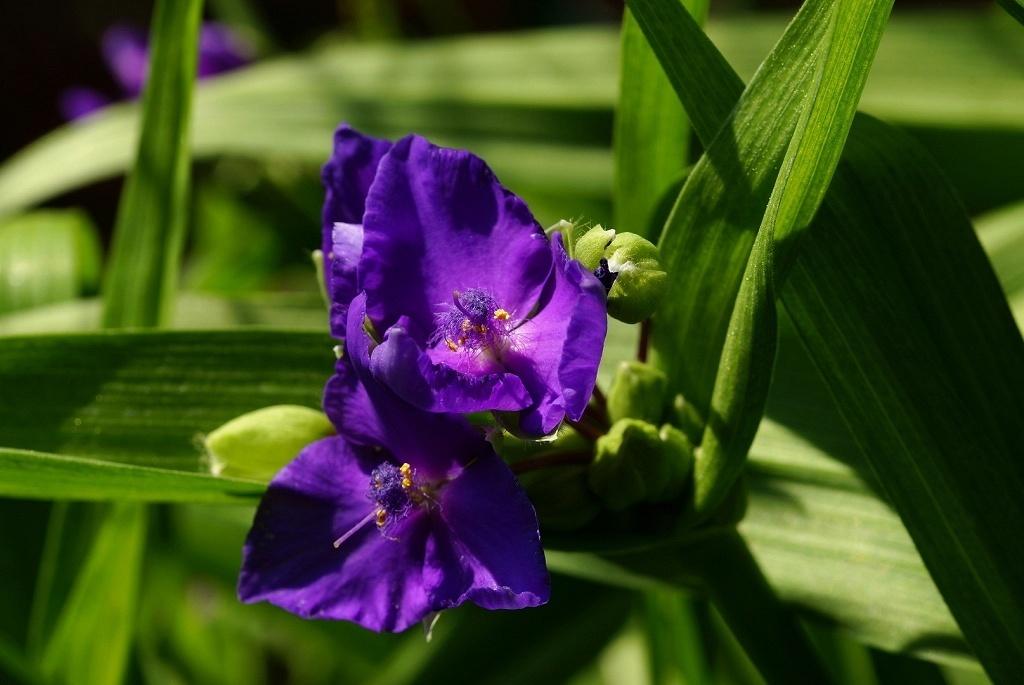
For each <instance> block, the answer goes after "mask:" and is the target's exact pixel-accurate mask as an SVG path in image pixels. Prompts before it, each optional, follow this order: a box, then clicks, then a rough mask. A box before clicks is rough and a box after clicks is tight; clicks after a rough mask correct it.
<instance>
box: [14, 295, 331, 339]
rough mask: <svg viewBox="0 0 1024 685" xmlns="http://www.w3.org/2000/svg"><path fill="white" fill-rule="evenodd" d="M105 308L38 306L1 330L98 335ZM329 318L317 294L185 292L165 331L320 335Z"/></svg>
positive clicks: (88, 302) (78, 303) (90, 302)
mask: <svg viewBox="0 0 1024 685" xmlns="http://www.w3.org/2000/svg"><path fill="white" fill-rule="evenodd" d="M101 307H102V303H101V302H100V301H99V300H98V299H93V298H89V299H83V300H74V301H71V302H64V303H61V304H54V305H48V306H44V307H36V308H34V309H31V310H29V311H24V312H17V313H14V314H7V315H5V316H0V331H2V332H3V334H4V335H10V336H15V335H25V334H34V333H54V332H60V333H72V332H87V331H96V330H98V329H99V327H100V314H101V311H100V310H101ZM326 320H327V314H326V311H325V309H324V304H323V300H322V299H321V297H320V296H319V295H318V294H316V293H248V294H245V295H239V296H236V297H218V296H214V295H203V294H199V293H181V294H179V295H178V297H177V298H175V302H174V317H173V319H172V320H171V321H170V324H169V326H167V327H169V328H176V329H187V330H195V329H207V330H212V329H223V328H238V327H242V326H263V327H267V328H280V329H288V330H292V331H318V330H322V329H323V328H324V325H325V322H326Z"/></svg>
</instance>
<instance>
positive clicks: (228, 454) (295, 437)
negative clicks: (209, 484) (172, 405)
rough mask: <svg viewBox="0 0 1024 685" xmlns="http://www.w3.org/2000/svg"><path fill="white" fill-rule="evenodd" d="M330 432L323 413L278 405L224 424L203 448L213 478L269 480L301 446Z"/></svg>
mask: <svg viewBox="0 0 1024 685" xmlns="http://www.w3.org/2000/svg"><path fill="white" fill-rule="evenodd" d="M333 433H334V427H333V426H332V425H331V422H330V421H328V420H327V417H326V416H325V415H324V414H323V412H319V411H317V410H315V409H310V408H309V407H300V406H296V405H290V404H282V405H277V406H273V407H264V408H263V409H257V410H256V411H252V412H249V413H248V414H242V415H241V416H239V417H237V418H234V419H232V420H230V421H228V422H227V423H225V424H224V425H223V426H221V427H220V428H218V429H216V430H215V431H213V432H212V433H210V434H209V435H207V436H206V438H205V440H204V446H205V447H206V453H207V455H208V456H209V459H210V471H212V472H213V474H214V475H217V476H240V477H243V478H254V479H259V480H270V478H271V477H273V475H274V474H275V473H277V471H278V470H280V469H281V467H282V466H284V465H285V464H287V463H288V462H289V461H291V460H292V459H294V458H295V457H296V456H297V455H298V453H299V452H300V451H301V450H302V448H303V447H305V446H306V445H308V444H309V443H311V442H314V441H316V440H319V439H320V438H324V437H327V436H328V435H332V434H333Z"/></svg>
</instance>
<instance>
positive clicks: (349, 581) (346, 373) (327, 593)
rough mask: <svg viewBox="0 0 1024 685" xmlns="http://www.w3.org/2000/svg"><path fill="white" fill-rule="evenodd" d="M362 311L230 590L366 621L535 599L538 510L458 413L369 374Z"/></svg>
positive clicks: (542, 586) (538, 592)
mask: <svg viewBox="0 0 1024 685" xmlns="http://www.w3.org/2000/svg"><path fill="white" fill-rule="evenodd" d="M364 316H365V296H362V295H360V296H359V297H358V298H357V299H356V301H355V302H353V303H352V308H351V314H350V316H349V326H348V328H349V336H348V339H349V341H350V342H349V344H348V345H347V357H346V358H342V359H341V360H339V363H338V367H337V373H336V374H335V376H334V377H333V378H332V379H331V381H330V382H329V384H328V388H327V392H326V395H325V403H324V406H325V409H326V410H327V412H328V415H329V416H330V417H331V418H332V420H333V421H334V422H335V425H336V426H337V429H338V435H337V436H334V437H329V438H325V439H323V440H320V441H317V442H314V443H313V444H311V445H309V446H308V447H306V448H305V449H304V450H303V451H302V453H301V454H299V456H298V457H297V458H296V459H295V460H294V461H292V462H291V463H290V464H289V465H287V466H286V467H285V468H284V469H283V470H282V471H281V472H280V473H279V474H278V475H277V476H276V477H275V478H274V479H273V481H272V482H271V483H270V486H269V488H268V490H267V493H266V495H265V496H264V497H263V500H262V502H261V503H260V506H259V510H258V511H257V514H256V519H255V522H254V523H253V527H252V530H251V531H250V533H249V536H248V539H247V540H246V544H245V551H244V560H243V565H242V571H241V575H240V578H239V584H238V592H239V596H240V597H241V599H242V600H244V601H246V602H255V601H261V600H266V601H269V602H271V603H273V604H276V605H278V606H280V607H282V608H284V609H286V610H288V611H291V612H293V613H296V614H298V615H300V616H303V617H307V618H327V619H343V620H348V621H353V622H355V623H358V624H360V625H362V626H364V627H366V628H369V629H371V630H376V631H401V630H405V629H406V628H408V627H410V626H412V625H414V624H415V623H417V622H419V621H421V620H423V619H425V618H427V617H428V616H430V615H431V614H433V613H435V612H439V611H441V610H444V609H448V608H452V607H455V606H458V605H460V604H462V603H464V602H466V601H471V602H473V603H475V604H478V605H479V606H482V607H484V608H487V609H520V608H524V607H531V606H537V605H539V604H543V603H545V602H546V601H547V599H548V595H549V581H548V574H547V570H546V567H545V564H544V553H543V550H542V548H541V544H540V534H539V531H538V523H537V516H536V514H535V513H534V510H533V506H532V505H531V504H530V502H529V500H528V499H527V497H526V495H525V493H524V492H523V491H522V489H521V488H520V487H519V485H518V484H517V483H516V480H515V477H514V476H513V475H512V472H511V471H510V470H509V468H508V467H507V466H506V465H505V463H504V462H503V461H502V460H501V459H500V458H499V457H498V456H497V455H496V454H495V453H494V451H493V450H492V448H491V446H490V444H489V443H488V442H487V441H486V440H485V439H484V437H483V435H482V434H481V433H480V432H478V431H477V430H475V429H474V428H472V427H471V426H470V425H469V424H468V423H467V422H465V421H464V420H463V419H461V418H459V417H456V416H451V415H445V414H438V413H428V412H424V411H421V410H419V409H416V408H414V407H412V406H411V405H409V404H407V403H405V402H403V401H402V400H401V399H399V398H398V397H396V396H395V395H394V393H392V392H391V391H390V390H388V389H387V388H385V387H383V386H382V385H380V384H379V383H378V382H377V381H376V380H374V378H373V377H372V375H371V374H370V373H369V371H368V369H369V357H370V340H369V338H367V337H366V336H364V335H360V333H361V331H362V326H363V317H364ZM349 358H350V359H351V361H352V363H350V362H349Z"/></svg>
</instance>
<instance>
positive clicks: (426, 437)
mask: <svg viewBox="0 0 1024 685" xmlns="http://www.w3.org/2000/svg"><path fill="white" fill-rule="evenodd" d="M365 300H366V295H365V294H363V293H360V295H359V296H358V297H357V298H356V299H355V300H353V301H352V306H351V308H350V309H349V317H348V330H347V331H346V336H345V352H346V355H347V359H348V361H349V362H351V364H352V367H351V368H352V369H353V370H354V371H355V375H356V377H357V378H358V381H359V385H360V387H361V391H362V392H363V393H365V397H366V402H367V405H363V406H364V407H365V406H369V407H370V409H369V410H365V409H363V410H361V411H372V412H373V415H374V417H375V418H374V425H375V426H376V428H374V429H373V431H374V432H375V433H378V434H379V438H380V441H379V443H378V444H380V445H383V446H384V447H386V448H387V449H389V450H390V451H391V452H392V453H394V454H396V455H402V459H403V460H404V461H408V462H409V463H410V464H412V465H413V466H415V467H416V468H418V469H420V470H422V471H424V472H425V473H428V474H430V475H433V476H439V477H440V476H445V475H447V474H449V473H450V472H451V471H452V469H453V468H456V467H457V466H459V465H461V464H464V463H466V462H467V461H470V460H472V459H474V458H476V457H478V456H479V455H481V454H486V453H487V452H489V451H490V445H489V444H488V443H487V441H486V440H484V438H483V435H482V434H481V433H480V432H479V431H477V430H476V429H474V428H473V427H472V426H470V425H469V423H468V422H466V421H465V420H464V419H463V418H462V417H459V416H453V415H448V414H441V413H429V412H425V411H421V410H419V409H417V408H416V407H414V406H412V405H411V404H408V403H407V402H405V401H403V400H402V399H400V398H399V396H397V395H396V394H395V393H394V392H393V391H392V390H391V389H390V388H388V387H385V386H384V385H382V384H381V383H380V382H379V381H377V379H376V378H374V376H373V374H372V373H371V370H370V366H371V363H372V362H371V356H372V354H376V352H377V350H376V349H375V350H373V351H372V353H371V349H370V348H371V340H370V337H369V335H367V334H366V332H365V331H364V330H363V320H364V319H365V316H366V314H365V312H366V303H365ZM378 349H379V348H378ZM333 382H335V381H334V379H332V381H330V382H329V383H328V388H329V392H334V391H332V390H330V383H333ZM348 382H350V383H351V382H352V381H348ZM339 387H340V386H339ZM353 401H355V400H353ZM359 402H362V400H359ZM333 403H335V400H332V404H333ZM347 423H348V422H347V421H346V420H344V419H343V420H341V423H338V421H336V424H337V425H338V431H339V432H340V433H342V434H346V433H347V431H348V429H347V428H346V425H347Z"/></svg>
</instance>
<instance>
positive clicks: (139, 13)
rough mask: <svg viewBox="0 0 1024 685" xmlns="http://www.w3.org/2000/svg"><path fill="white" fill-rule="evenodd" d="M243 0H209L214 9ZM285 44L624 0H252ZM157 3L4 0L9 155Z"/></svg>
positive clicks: (414, 31) (952, 0)
mask: <svg viewBox="0 0 1024 685" xmlns="http://www.w3.org/2000/svg"><path fill="white" fill-rule="evenodd" d="M229 4H230V5H236V4H237V3H236V2H235V0H219V1H218V0H209V1H208V2H207V15H208V16H215V15H216V14H217V9H218V6H226V5H229ZM248 4H249V6H250V7H251V9H252V10H253V11H254V13H255V14H256V16H257V18H258V20H259V21H260V22H261V23H262V24H263V25H264V26H265V27H266V28H267V29H268V31H269V33H270V34H271V35H272V36H273V38H274V40H275V41H276V43H277V45H276V46H275V47H276V48H277V49H280V50H297V49H301V48H303V47H305V46H307V45H308V44H309V43H311V42H312V41H314V40H315V39H316V38H317V37H318V36H320V35H322V34H323V33H326V32H330V31H335V32H342V33H349V34H352V35H354V36H355V37H364V38H386V37H388V34H391V35H395V34H397V35H398V36H402V37H430V36H438V35H448V34H456V33H468V32H480V31H507V30H512V29H517V28H529V27H538V26H550V25H557V24H572V23H581V22H618V21H619V18H620V17H621V13H622V4H623V3H622V1H621V0H336V1H334V2H332V1H330V0H254V1H253V2H250V3H248ZM711 4H712V11H713V12H727V11H738V10H755V9H761V10H763V9H781V8H787V7H789V8H791V7H794V6H797V5H799V4H800V3H799V2H798V1H795V0H748V1H742V0H712V2H711ZM987 4H991V1H990V0H939V1H936V0H900V1H899V2H898V3H897V9H904V8H906V7H908V6H910V7H914V6H917V7H922V6H931V7H964V6H971V5H974V6H977V5H987ZM151 7H152V3H151V2H133V1H131V0H49V1H44V2H5V3H3V14H2V16H3V20H2V21H0V55H2V59H0V84H2V85H3V92H4V98H3V102H4V106H3V115H2V123H3V125H2V126H0V159H5V158H7V157H9V156H10V155H11V154H13V153H14V152H16V151H17V150H18V149H20V148H22V147H24V146H25V145H27V144H28V143H30V142H31V141H32V140H34V139H35V138H38V137H39V136H41V135H42V134H44V133H46V132H47V131H49V130H51V129H53V128H55V127H56V126H58V125H60V124H61V123H63V122H62V120H61V117H60V113H59V112H58V109H57V101H58V98H59V96H60V93H61V92H62V91H63V90H64V89H66V88H68V87H69V86H74V85H85V86H89V87H92V88H96V89H98V90H101V91H103V92H105V93H108V94H110V95H115V94H116V93H117V88H116V86H115V85H114V82H113V80H112V79H111V77H110V74H109V73H108V72H107V69H106V67H105V66H104V64H103V60H102V57H101V55H100V50H99V41H100V36H101V35H102V34H103V31H104V30H105V29H106V28H107V27H109V26H110V25H112V24H116V23H130V24H136V25H138V26H141V27H145V26H146V25H147V23H148V18H149V12H150V9H151Z"/></svg>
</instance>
